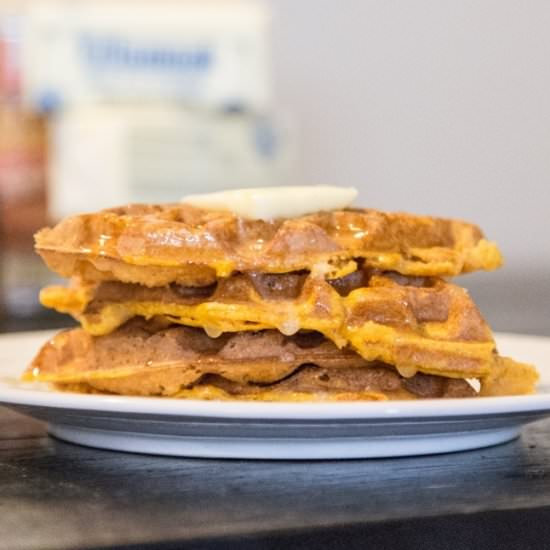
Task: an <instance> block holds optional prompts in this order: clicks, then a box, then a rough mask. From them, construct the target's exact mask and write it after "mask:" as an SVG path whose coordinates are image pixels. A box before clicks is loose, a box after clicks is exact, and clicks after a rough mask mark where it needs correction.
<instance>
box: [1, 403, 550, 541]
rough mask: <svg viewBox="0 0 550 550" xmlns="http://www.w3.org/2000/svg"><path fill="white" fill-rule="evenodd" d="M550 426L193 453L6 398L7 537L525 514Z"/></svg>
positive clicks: (546, 471) (539, 479)
mask: <svg viewBox="0 0 550 550" xmlns="http://www.w3.org/2000/svg"><path fill="white" fill-rule="evenodd" d="M549 431H550V421H543V422H539V423H537V424H533V425H531V426H529V427H527V428H526V429H525V430H524V432H523V435H522V437H521V438H520V439H519V440H517V441H515V442H512V443H509V444H506V445H502V446H498V447H493V448H490V449H484V450H480V451H471V452H463V453H455V454H448V455H440V456H429V457H422V458H400V459H379V460H353V461H332V462H330V461H323V462H291V461H288V462H267V461H258V462H253V461H243V460H233V461H219V460H197V459H194V460H191V459H180V458H163V457H152V456H140V455H132V454H122V453H115V452H109V451H101V450H95V449H88V448H84V447H78V446H75V445H71V444H68V443H63V442H60V441H56V440H54V439H51V438H48V437H46V436H45V431H44V426H43V425H42V424H40V423H37V422H35V421H33V420H29V419H26V417H23V416H21V415H18V414H16V413H12V412H10V411H8V410H7V409H0V433H1V434H2V435H1V436H0V533H1V534H2V539H1V541H0V547H1V548H10V549H14V550H16V549H18V548H25V549H33V548H35V549H45V548H59V549H60V550H61V549H63V548H82V547H86V548H98V547H110V546H115V545H131V544H146V543H153V542H161V541H162V542H164V543H165V544H168V543H171V542H174V544H175V541H178V544H179V543H182V542H187V543H193V544H199V543H200V541H201V540H203V541H204V540H210V541H211V542H212V544H214V541H216V540H217V541H218V542H219V541H222V542H223V541H224V540H225V541H226V542H227V543H229V541H236V540H240V541H241V542H242V543H243V544H244V542H243V541H245V540H247V541H248V542H249V543H250V541H254V540H256V541H261V540H264V541H267V540H268V539H266V538H265V537H270V536H273V534H278V535H277V536H281V537H283V538H284V537H285V536H286V537H289V536H290V537H296V536H298V535H297V533H298V534H300V535H303V536H304V537H311V536H314V534H315V533H325V534H324V535H323V537H326V536H327V533H336V532H338V529H342V528H345V530H346V531H345V532H346V533H348V535H349V536H351V535H350V534H351V533H356V534H357V533H363V531H364V530H365V529H368V528H369V526H370V527H372V528H374V526H377V527H376V529H377V530H378V531H377V532H380V529H382V527H383V526H384V525H386V524H387V525H391V524H392V523H391V522H393V523H394V524H395V522H397V524H400V525H402V524H404V523H403V522H405V524H407V522H419V521H424V523H425V522H428V525H429V522H430V518H432V519H433V518H440V521H444V520H443V519H442V518H449V517H451V518H453V517H454V518H459V517H463V516H464V517H466V515H468V516H471V515H472V514H473V515H476V514H481V515H483V513H488V512H490V513H497V512H498V511H505V510H508V511H515V512H516V513H515V514H513V516H512V517H518V518H519V517H523V516H521V513H520V511H521V510H525V513H527V511H528V510H533V509H539V510H544V507H547V506H550V441H549V438H548V432H549ZM502 513H503V514H505V516H504V517H507V516H506V512H502ZM518 514H519V515H518ZM480 517H481V516H480ZM433 521H435V519H433ZM457 521H458V520H457ZM503 521H504V520H503ZM388 522H390V523H388ZM304 540H305V539H304ZM266 544H267V543H266ZM260 547H261V546H260ZM503 547H504V546H503Z"/></svg>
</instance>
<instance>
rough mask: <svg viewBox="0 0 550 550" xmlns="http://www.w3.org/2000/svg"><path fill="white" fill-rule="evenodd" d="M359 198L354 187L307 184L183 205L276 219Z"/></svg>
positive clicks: (223, 194)
mask: <svg viewBox="0 0 550 550" xmlns="http://www.w3.org/2000/svg"><path fill="white" fill-rule="evenodd" d="M356 197H357V189H355V188H354V187H336V186H331V185H311V186H305V185H304V186H288V187H257V188H249V189H231V190H228V191H220V192H218V193H206V194H204V195H188V196H187V197H184V198H183V199H182V200H181V202H183V203H185V204H190V205H192V206H197V207H199V208H205V209H208V210H224V211H230V212H233V213H234V214H237V215H238V216H241V217H243V218H248V219H259V220H273V219H276V218H295V217H297V216H303V215H304V214H311V213H312V212H318V211H320V210H336V209H340V208H345V207H346V206H350V205H351V203H352V202H353V201H354V200H355V198H356Z"/></svg>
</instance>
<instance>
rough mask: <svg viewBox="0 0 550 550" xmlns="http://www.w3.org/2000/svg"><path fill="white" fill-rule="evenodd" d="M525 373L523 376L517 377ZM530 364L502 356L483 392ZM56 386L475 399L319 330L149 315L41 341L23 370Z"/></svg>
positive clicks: (444, 380) (523, 385) (189, 393)
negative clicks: (170, 320)
mask: <svg viewBox="0 0 550 550" xmlns="http://www.w3.org/2000/svg"><path fill="white" fill-rule="evenodd" d="M520 374H521V375H520ZM533 376H534V375H533V371H532V369H531V368H530V367H528V366H525V365H520V364H518V363H514V362H512V361H511V360H510V359H503V358H498V359H497V360H496V361H495V368H494V369H493V370H492V371H491V375H490V376H488V377H485V378H484V377H481V378H480V385H481V390H480V391H481V392H482V393H483V395H498V394H501V393H502V394H506V395H511V394H514V393H524V392H525V391H526V390H527V391H528V390H529V389H530V388H531V387H532V384H533V383H534V379H533ZM26 378H27V379H39V380H43V381H50V382H55V383H56V384H57V386H58V387H59V388H60V389H68V390H75V389H76V390H78V391H84V392H98V391H99V392H109V393H121V394H132V395H147V396H149V395H157V396H172V397H188V398H189V397H193V398H201V399H248V400H274V401H277V400H291V401H304V400H343V399H345V400H349V399H352V400H359V399H360V400H386V399H418V398H441V397H472V396H474V395H476V391H475V390H474V389H473V388H472V386H471V385H470V384H469V383H468V382H467V381H466V380H464V379H453V378H448V377H442V376H434V375H426V374H422V373H420V372H419V373H416V374H413V375H409V376H403V375H402V374H401V373H400V372H399V371H398V370H397V369H395V368H394V367H393V366H391V365H388V364H385V363H383V362H380V361H366V360H365V359H363V358H362V357H361V356H360V355H359V354H357V353H356V352H355V351H353V350H352V349H350V348H345V349H338V348H337V347H336V346H335V345H334V344H333V343H332V342H330V341H328V340H327V339H325V338H324V337H323V336H322V335H321V334H320V333H315V332H310V333H298V334H296V335H294V336H285V335H283V334H281V333H280V332H278V331H276V330H265V331H259V332H254V333H250V332H245V333H233V334H226V335H224V336H222V337H220V338H211V337H209V336H208V335H206V334H205V333H204V331H202V330H200V329H196V328H191V327H185V326H173V325H169V324H166V322H164V321H162V320H159V319H154V320H151V321H144V320H140V319H135V320H132V321H130V322H129V323H127V324H126V325H124V326H123V327H121V328H120V329H119V330H117V331H115V332H113V333H111V334H108V335H105V336H91V335H90V334H88V333H87V332H86V331H84V330H83V329H73V330H69V331H64V332H61V333H59V334H58V335H57V336H56V337H54V338H53V339H52V340H50V341H49V342H47V343H46V344H45V345H44V346H43V348H42V349H41V350H40V352H39V354H38V355H37V357H36V358H35V359H34V361H33V363H32V365H31V366H30V367H29V370H28V371H27V374H26Z"/></svg>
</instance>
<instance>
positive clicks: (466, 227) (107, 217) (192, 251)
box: [36, 204, 502, 286]
mask: <svg viewBox="0 0 550 550" xmlns="http://www.w3.org/2000/svg"><path fill="white" fill-rule="evenodd" d="M36 249H37V251H38V253H39V254H40V255H41V256H42V257H43V258H44V260H45V261H46V263H47V264H48V265H49V266H50V268H51V269H52V270H54V271H56V272H57V273H59V274H60V275H62V276H64V277H70V276H73V275H76V274H78V275H81V276H83V277H84V278H85V279H86V280H106V279H109V278H112V279H114V280H120V281H124V282H134V283H139V284H143V285H146V286H160V285H164V284H168V283H170V282H177V283H179V284H183V285H187V286H189V285H199V286H201V285H206V284H211V283H213V282H215V280H216V278H217V277H227V276H228V275H230V274H231V273H233V272H236V271H239V272H243V271H259V272H262V273H286V272H291V271H300V270H304V269H305V270H308V271H313V272H315V271H316V270H318V269H323V270H325V271H327V272H329V273H331V274H332V276H333V277H338V276H341V275H343V274H346V273H347V272H350V271H353V269H354V266H353V262H354V260H356V259H363V260H365V261H366V262H367V263H368V265H369V266H371V267H374V268H378V269H381V270H385V271H387V270H391V271H397V272H399V273H403V274H405V275H423V276H452V275H457V274H459V273H463V272H469V271H474V270H477V269H487V270H490V269H495V268H497V267H499V266H500V264H501V261H502V259H501V256H500V252H499V251H498V248H497V246H496V245H495V244H494V243H492V242H490V241H487V240H486V239H485V238H484V237H483V234H482V233H481V231H480V229H479V228H478V227H477V226H475V225H472V224H469V223H466V222H462V221H457V220H446V219H440V218H431V217H426V216H414V215H410V214H403V213H393V214H390V213H384V212H380V211H377V210H368V209H362V210H359V209H355V210H351V209H349V210H340V211H329V212H319V213H317V214H311V215H307V216H302V217H299V218H293V219H286V220H285V219H282V220H273V221H262V220H246V219H243V218H240V217H238V216H235V215H234V214H231V213H227V212H211V211H207V210H202V209H199V208H195V207H192V206H189V205H183V204H180V205H162V206H161V205H157V206H147V205H134V206H128V207H123V208H115V209H110V210H104V211H101V212H98V213H95V214H84V215H80V216H74V217H70V218H67V219H65V220H64V221H62V222H61V223H59V224H58V225H57V226H56V227H54V228H53V229H43V230H42V231H40V232H38V234H37V235H36Z"/></svg>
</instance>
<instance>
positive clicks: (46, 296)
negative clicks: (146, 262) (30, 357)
mask: <svg viewBox="0 0 550 550" xmlns="http://www.w3.org/2000/svg"><path fill="white" fill-rule="evenodd" d="M41 299H42V303H43V304H44V305H47V306H49V307H55V308H56V309H58V310H59V311H62V312H67V313H71V314H72V315H74V316H75V317H76V318H77V319H78V320H79V321H80V323H81V324H82V326H83V327H84V329H85V330H86V331H87V332H89V333H90V334H93V335H103V334H108V333H110V332H112V331H113V330H116V329H117V328H118V327H119V326H120V325H122V324H123V323H125V322H126V321H127V320H128V319H131V318H133V317H135V316H142V317H145V318H151V317H154V316H162V317H164V318H165V319H166V320H168V321H170V322H173V323H178V324H182V325H187V326H195V327H203V328H205V329H206V331H207V333H209V334H210V335H211V336H219V335H220V334H223V333H225V332H246V331H258V330H264V329H278V330H279V331H280V332H282V333H284V334H287V335H291V334H294V333H296V332H298V331H299V330H314V331H317V332H320V333H322V334H323V335H324V336H325V337H327V338H328V339H330V340H332V341H333V342H334V343H335V344H336V345H337V346H339V347H343V346H346V345H348V344H352V345H353V346H354V348H355V349H356V350H357V351H358V352H359V353H360V354H361V355H362V356H363V357H365V359H367V360H369V361H375V360H382V361H385V362H387V363H390V364H393V365H396V366H397V367H398V368H399V369H401V370H405V369H407V370H408V371H411V370H414V371H416V370H418V371H420V372H424V373H427V374H445V375H449V376H453V375H454V376H457V375H464V376H480V375H483V374H486V373H487V372H488V371H489V369H490V368H491V365H492V363H493V353H494V347H495V346H494V341H493V338H492V335H491V331H490V329H489V327H488V326H487V324H486V323H485V321H484V320H483V318H482V317H481V315H480V313H479V311H478V309H477V308H476V306H475V304H474V303H473V302H472V300H471V299H470V297H469V295H468V294H467V293H466V292H465V291H464V290H463V289H461V288H460V287H458V286H456V285H453V284H451V283H447V282H445V281H443V280H442V279H433V278H420V277H417V278H409V277H404V276H401V275H396V274H392V273H386V274H382V273H378V272H373V271H370V270H367V269H362V270H358V271H356V272H354V273H351V274H349V275H347V276H345V277H341V278H339V279H333V280H325V279H324V278H322V277H318V276H317V277H316V276H313V275H311V274H307V273H302V272H299V273H287V274H278V275H273V274H260V273H257V272H254V273H249V274H236V275H233V276H231V277H229V278H227V279H223V280H220V281H219V282H218V283H217V285H210V286H207V287H181V286H175V285H171V286H167V287H160V288H147V287H143V286H139V285H135V284H124V283H114V282H109V283H100V284H98V285H88V286H86V285H81V284H77V285H76V286H75V287H73V288H64V287H53V288H50V289H45V291H43V293H42V295H41Z"/></svg>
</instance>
